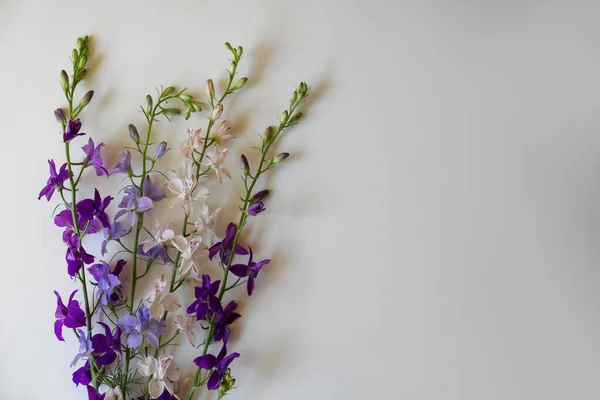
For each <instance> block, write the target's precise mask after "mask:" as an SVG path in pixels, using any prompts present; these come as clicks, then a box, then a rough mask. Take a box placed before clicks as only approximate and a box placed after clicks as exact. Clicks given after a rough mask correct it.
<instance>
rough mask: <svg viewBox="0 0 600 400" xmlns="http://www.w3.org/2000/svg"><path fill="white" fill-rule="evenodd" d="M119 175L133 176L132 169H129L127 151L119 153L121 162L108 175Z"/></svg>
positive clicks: (129, 157)
mask: <svg viewBox="0 0 600 400" xmlns="http://www.w3.org/2000/svg"><path fill="white" fill-rule="evenodd" d="M119 173H124V174H127V175H131V174H133V169H131V152H130V151H129V150H127V151H122V152H121V161H119V162H118V163H117V165H116V166H115V168H114V169H113V170H112V172H111V173H110V175H114V174H119Z"/></svg>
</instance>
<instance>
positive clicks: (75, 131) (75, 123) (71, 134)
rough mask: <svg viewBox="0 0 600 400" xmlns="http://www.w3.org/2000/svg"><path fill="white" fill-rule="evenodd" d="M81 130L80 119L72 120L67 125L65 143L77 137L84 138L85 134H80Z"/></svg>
mask: <svg viewBox="0 0 600 400" xmlns="http://www.w3.org/2000/svg"><path fill="white" fill-rule="evenodd" d="M80 129H81V121H80V120H79V119H76V120H70V121H69V123H68V124H67V131H66V132H65V133H63V140H64V142H65V143H67V142H69V141H71V140H73V139H75V138H76V137H77V136H83V135H85V133H83V132H82V133H79V130H80Z"/></svg>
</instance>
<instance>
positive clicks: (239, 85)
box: [231, 77, 248, 90]
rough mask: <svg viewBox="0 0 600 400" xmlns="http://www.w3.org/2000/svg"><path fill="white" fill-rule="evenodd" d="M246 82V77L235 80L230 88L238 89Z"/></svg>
mask: <svg viewBox="0 0 600 400" xmlns="http://www.w3.org/2000/svg"><path fill="white" fill-rule="evenodd" d="M246 82H248V78H246V77H243V78H241V79H240V80H239V81H237V82H236V84H235V85H234V86H233V88H232V89H231V90H239V89H241V88H243V87H244V85H245V84H246Z"/></svg>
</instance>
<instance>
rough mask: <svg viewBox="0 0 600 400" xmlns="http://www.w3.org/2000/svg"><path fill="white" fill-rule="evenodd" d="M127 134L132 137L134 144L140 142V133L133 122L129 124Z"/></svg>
mask: <svg viewBox="0 0 600 400" xmlns="http://www.w3.org/2000/svg"><path fill="white" fill-rule="evenodd" d="M129 136H130V137H131V138H132V139H133V141H134V142H135V143H136V144H139V143H140V135H139V133H138V130H137V128H136V127H135V125H134V124H129Z"/></svg>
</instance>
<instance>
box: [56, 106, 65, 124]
mask: <svg viewBox="0 0 600 400" xmlns="http://www.w3.org/2000/svg"><path fill="white" fill-rule="evenodd" d="M54 118H56V122H61V123H63V124H64V123H65V122H66V121H67V117H66V116H65V111H64V110H63V109H62V108H57V109H56V110H54Z"/></svg>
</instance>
